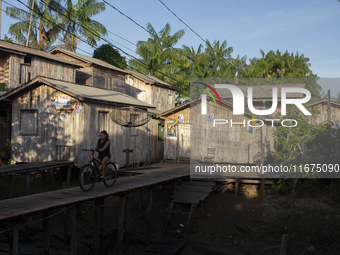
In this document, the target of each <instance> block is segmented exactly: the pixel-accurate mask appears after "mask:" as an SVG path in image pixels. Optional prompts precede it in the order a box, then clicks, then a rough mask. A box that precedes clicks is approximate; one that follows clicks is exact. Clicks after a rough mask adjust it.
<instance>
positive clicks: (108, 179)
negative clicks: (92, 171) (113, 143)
mask: <svg viewBox="0 0 340 255" xmlns="http://www.w3.org/2000/svg"><path fill="white" fill-rule="evenodd" d="M116 180H117V167H116V164H114V163H112V162H108V163H107V164H106V166H105V179H104V184H105V186H106V187H112V186H113V184H115V182H116Z"/></svg>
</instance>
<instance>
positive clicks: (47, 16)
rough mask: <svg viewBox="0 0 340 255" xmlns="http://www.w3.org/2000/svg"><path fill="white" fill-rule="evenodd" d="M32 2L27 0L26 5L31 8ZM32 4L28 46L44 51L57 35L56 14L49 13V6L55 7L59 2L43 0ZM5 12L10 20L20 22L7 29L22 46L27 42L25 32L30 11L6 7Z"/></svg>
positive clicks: (58, 0)
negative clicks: (16, 19)
mask: <svg viewBox="0 0 340 255" xmlns="http://www.w3.org/2000/svg"><path fill="white" fill-rule="evenodd" d="M32 1H33V0H28V1H27V5H28V6H32ZM37 2H38V1H35V2H34V5H33V13H32V23H31V30H30V31H31V32H30V35H29V46H31V47H34V48H37V49H40V50H46V49H48V47H49V46H51V44H52V43H53V42H54V41H55V39H56V35H57V33H58V28H57V26H56V19H57V16H56V13H54V12H53V11H51V9H50V8H49V6H52V5H53V6H57V5H59V4H60V0H45V1H40V2H39V3H37ZM6 12H7V13H8V15H9V16H10V17H12V18H18V19H20V21H18V22H17V23H14V24H12V25H11V26H10V28H9V33H10V34H11V35H13V36H14V39H15V41H17V42H18V43H20V44H24V43H25V42H26V40H27V31H28V27H29V23H30V16H31V10H29V11H26V10H23V9H20V8H16V7H6Z"/></svg>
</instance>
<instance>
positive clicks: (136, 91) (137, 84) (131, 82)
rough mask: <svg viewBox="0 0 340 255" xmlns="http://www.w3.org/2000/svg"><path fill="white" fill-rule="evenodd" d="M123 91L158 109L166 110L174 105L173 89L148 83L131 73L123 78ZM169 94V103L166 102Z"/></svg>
mask: <svg viewBox="0 0 340 255" xmlns="http://www.w3.org/2000/svg"><path fill="white" fill-rule="evenodd" d="M125 83H126V84H127V85H126V91H125V93H126V94H128V95H130V96H133V97H134V98H137V99H138V100H141V101H143V102H146V103H148V104H151V105H153V106H155V107H156V110H158V111H163V112H165V111H168V110H170V109H172V108H174V107H175V93H176V92H175V91H174V90H171V89H167V88H164V87H160V86H156V85H149V84H146V83H145V82H143V81H141V80H140V79H137V78H135V77H134V76H132V75H127V76H126V79H125ZM169 95H170V96H171V98H172V99H171V103H170V104H169V103H168V97H169Z"/></svg>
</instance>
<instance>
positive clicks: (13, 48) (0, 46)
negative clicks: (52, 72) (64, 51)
mask: <svg viewBox="0 0 340 255" xmlns="http://www.w3.org/2000/svg"><path fill="white" fill-rule="evenodd" d="M0 50H3V51H8V52H17V53H19V54H20V53H21V54H24V55H26V54H29V55H34V56H39V57H43V58H47V59H50V60H54V61H57V62H62V63H65V64H69V65H74V66H78V67H79V66H80V65H78V64H75V63H72V62H70V61H68V60H65V59H62V58H59V57H57V56H54V55H52V54H49V53H47V52H45V51H42V50H37V49H33V48H30V47H26V46H23V45H19V44H15V43H11V42H6V41H3V40H0Z"/></svg>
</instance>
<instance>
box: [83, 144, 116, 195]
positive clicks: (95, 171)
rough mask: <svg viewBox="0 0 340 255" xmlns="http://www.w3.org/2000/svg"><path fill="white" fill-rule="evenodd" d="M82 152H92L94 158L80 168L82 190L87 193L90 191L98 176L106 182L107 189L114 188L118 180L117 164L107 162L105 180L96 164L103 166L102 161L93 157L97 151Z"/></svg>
mask: <svg viewBox="0 0 340 255" xmlns="http://www.w3.org/2000/svg"><path fill="white" fill-rule="evenodd" d="M81 151H92V156H91V160H90V161H89V162H88V163H87V164H85V165H83V166H82V167H81V168H80V171H79V175H78V182H79V186H80V188H81V189H82V190H83V191H85V192H87V191H90V190H91V189H92V188H93V187H94V185H95V183H96V179H97V177H96V175H98V179H99V181H101V180H102V181H103V182H104V184H105V186H106V187H112V186H113V185H114V184H115V182H116V180H117V167H116V164H115V163H113V162H111V161H109V162H107V163H106V165H105V174H104V179H101V178H100V176H101V173H100V172H99V168H98V167H97V164H96V162H98V163H100V164H101V161H100V160H99V159H97V158H95V157H94V156H93V155H94V152H95V150H92V149H82V150H81Z"/></svg>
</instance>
